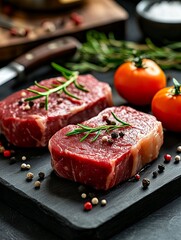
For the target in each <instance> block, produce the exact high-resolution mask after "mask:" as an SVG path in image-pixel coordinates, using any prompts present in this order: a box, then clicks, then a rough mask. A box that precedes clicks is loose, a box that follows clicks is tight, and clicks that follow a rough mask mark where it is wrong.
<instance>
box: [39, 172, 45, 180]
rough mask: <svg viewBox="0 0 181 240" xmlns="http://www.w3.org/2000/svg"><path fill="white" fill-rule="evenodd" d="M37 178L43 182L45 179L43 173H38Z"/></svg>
mask: <svg viewBox="0 0 181 240" xmlns="http://www.w3.org/2000/svg"><path fill="white" fill-rule="evenodd" d="M38 177H39V180H43V179H44V178H45V173H44V172H39V173H38Z"/></svg>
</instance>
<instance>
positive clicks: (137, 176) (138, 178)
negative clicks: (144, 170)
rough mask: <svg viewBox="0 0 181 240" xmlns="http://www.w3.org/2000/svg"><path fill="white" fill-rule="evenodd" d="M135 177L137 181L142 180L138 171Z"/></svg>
mask: <svg viewBox="0 0 181 240" xmlns="http://www.w3.org/2000/svg"><path fill="white" fill-rule="evenodd" d="M134 177H135V179H136V180H137V181H139V180H140V175H139V174H138V173H137V174H136V175H135V176H134Z"/></svg>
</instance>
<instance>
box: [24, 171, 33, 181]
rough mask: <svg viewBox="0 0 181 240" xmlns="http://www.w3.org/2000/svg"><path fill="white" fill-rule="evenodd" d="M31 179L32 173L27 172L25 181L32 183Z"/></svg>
mask: <svg viewBox="0 0 181 240" xmlns="http://www.w3.org/2000/svg"><path fill="white" fill-rule="evenodd" d="M33 177H34V174H33V173H32V172H28V173H27V174H26V180H27V181H32V179H33Z"/></svg>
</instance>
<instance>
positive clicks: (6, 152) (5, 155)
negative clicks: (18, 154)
mask: <svg viewBox="0 0 181 240" xmlns="http://www.w3.org/2000/svg"><path fill="white" fill-rule="evenodd" d="M3 155H4V157H10V156H11V151H10V150H4V152H3Z"/></svg>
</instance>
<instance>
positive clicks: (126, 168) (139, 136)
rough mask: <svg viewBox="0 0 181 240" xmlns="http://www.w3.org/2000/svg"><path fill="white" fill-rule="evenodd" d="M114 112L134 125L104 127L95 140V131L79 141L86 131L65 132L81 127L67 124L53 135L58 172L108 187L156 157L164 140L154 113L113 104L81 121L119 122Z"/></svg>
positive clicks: (54, 163)
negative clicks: (71, 133) (109, 130)
mask: <svg viewBox="0 0 181 240" xmlns="http://www.w3.org/2000/svg"><path fill="white" fill-rule="evenodd" d="M111 112H113V113H114V114H115V115H116V116H117V117H118V118H119V119H121V120H123V121H125V122H127V123H129V124H131V126H127V127H123V128H119V129H116V130H114V131H112V132H105V131H102V132H101V134H100V136H99V137H98V138H97V140H96V141H94V142H92V139H93V137H95V135H96V133H92V134H90V135H89V136H88V137H87V138H86V139H85V140H84V141H82V142H80V139H81V138H82V137H83V136H84V134H85V133H81V134H77V135H72V136H66V134H67V133H68V132H70V131H72V130H74V129H76V128H80V127H79V126H77V125H68V126H66V127H64V128H62V129H61V130H60V131H58V132H57V133H56V134H55V135H54V136H53V137H52V138H51V139H50V141H49V150H50V153H51V158H52V167H53V169H54V170H55V172H56V173H57V174H58V175H59V176H61V177H63V178H67V179H71V180H73V181H75V182H79V183H82V184H86V185H89V186H92V187H93V188H95V189H103V190H107V189H110V188H112V187H113V186H115V185H117V184H118V183H120V182H123V181H125V180H127V179H129V178H130V177H132V176H134V175H135V174H136V173H137V172H138V171H139V170H140V169H141V168H142V167H143V166H144V165H146V164H147V163H149V162H151V161H152V160H154V159H156V158H157V156H158V154H159V150H160V147H161V145H162V143H163V129H162V125H161V123H160V122H158V121H157V120H156V118H155V117H154V116H152V115H149V114H146V113H143V112H139V111H136V110H134V109H132V108H130V107H125V106H121V107H111V108H107V109H105V110H103V111H102V112H101V113H99V115H98V116H96V117H93V118H91V119H89V120H87V121H84V122H83V123H82V124H84V125H86V126H91V127H97V126H100V125H105V124H107V123H106V122H108V121H114V122H116V124H117V125H118V124H120V123H119V122H118V121H115V119H114V117H113V116H112V114H111ZM106 119H108V120H106ZM108 123H109V122H108ZM113 132H114V134H112V136H111V133H113ZM116 133H117V134H118V136H117V135H116ZM116 136H117V137H116Z"/></svg>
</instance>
